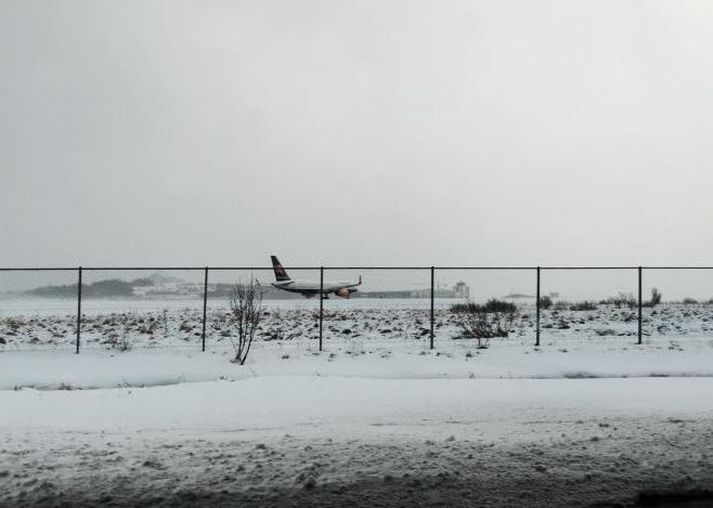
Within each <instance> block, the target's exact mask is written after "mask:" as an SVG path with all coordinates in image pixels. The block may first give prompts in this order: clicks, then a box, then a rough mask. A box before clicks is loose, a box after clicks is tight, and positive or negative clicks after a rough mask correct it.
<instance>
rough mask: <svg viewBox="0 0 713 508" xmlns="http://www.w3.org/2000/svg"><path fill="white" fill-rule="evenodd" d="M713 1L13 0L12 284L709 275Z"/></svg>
mask: <svg viewBox="0 0 713 508" xmlns="http://www.w3.org/2000/svg"><path fill="white" fill-rule="evenodd" d="M712 20H713V5H711V4H710V2H707V1H705V0H698V1H696V0H688V1H685V2H678V1H672V0H663V1H662V0H653V1H651V0H647V1H644V0H640V1H630V2H619V1H616V0H605V1H599V2H570V1H565V0H544V1H541V2H536V3H533V2H528V1H523V0H506V1H497V2H496V1H475V2H473V1H459V0H451V1H447V2H439V3H434V2H430V1H421V0H416V1H408V2H407V1H392V2H380V1H365V2H351V1H346V0H338V1H333V2H323V1H310V2H299V3H294V2H286V1H281V0H269V1H265V2H249V1H237V2H225V1H208V2H200V3H196V2H186V1H179V2H173V1H162V0H153V1H149V2H140V1H129V2H121V4H120V5H119V4H117V3H115V2H110V1H105V0H101V1H94V0H73V1H72V2H69V3H56V2H43V1H39V0H30V1H27V0H3V1H2V2H0V64H1V65H2V69H3V80H2V85H1V86H0V111H2V115H0V168H2V169H1V171H2V185H1V186H0V216H2V217H3V220H2V224H1V225H0V239H2V245H3V251H2V254H1V257H0V265H9V266H25V265H29V266H36V265H52V266H55V265H70V266H77V265H80V264H81V265H85V266H89V265H110V266H111V265H145V264H149V265H169V266H170V265H185V264H188V265H198V266H203V265H205V264H222V265H235V264H244V265H255V264H259V265H263V264H267V259H266V256H267V255H268V254H270V253H276V254H282V255H283V256H284V257H285V259H284V261H285V262H286V263H288V265H289V264H295V265H296V264H302V265H318V264H327V265H329V264H332V265H335V264H337V265H339V264H401V263H414V264H425V265H430V264H433V263H436V264H455V265H459V264H476V265H477V264H515V265H519V264H530V265H534V264H612V263H613V264H622V263H623V264H627V265H629V264H634V265H637V264H670V263H673V264H688V263H700V264H706V263H709V260H710V253H711V252H712V251H713V239H712V238H711V235H710V233H709V230H710V228H709V227H708V218H709V217H710V212H711V209H710V199H709V196H710V193H711V190H712V188H713V173H711V172H710V171H709V170H708V168H710V167H711V165H712V163H713V148H712V147H711V144H710V143H709V140H710V138H711V135H712V134H713V132H712V129H713V127H712V125H711V122H710V120H709V119H710V118H711V117H713V102H712V101H711V99H710V93H709V91H710V89H711V86H712V85H713V83H712V82H711V81H712V80H713V71H712V70H711V69H713V32H711V30H709V27H710V24H711V21H712Z"/></svg>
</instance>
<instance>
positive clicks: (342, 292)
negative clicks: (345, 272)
mask: <svg viewBox="0 0 713 508" xmlns="http://www.w3.org/2000/svg"><path fill="white" fill-rule="evenodd" d="M334 294H335V295H337V296H340V297H342V298H349V295H351V294H352V292H351V291H349V289H348V288H340V289H337V290H336V291H335V292H334Z"/></svg>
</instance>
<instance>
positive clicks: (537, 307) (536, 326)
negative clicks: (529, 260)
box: [535, 266, 540, 347]
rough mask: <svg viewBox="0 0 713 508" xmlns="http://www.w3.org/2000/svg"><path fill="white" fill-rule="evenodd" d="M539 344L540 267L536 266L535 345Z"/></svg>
mask: <svg viewBox="0 0 713 508" xmlns="http://www.w3.org/2000/svg"><path fill="white" fill-rule="evenodd" d="M539 345H540V267H539V266H538V267H537V293H536V295H535V347H538V346H539Z"/></svg>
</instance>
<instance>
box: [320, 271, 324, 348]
mask: <svg viewBox="0 0 713 508" xmlns="http://www.w3.org/2000/svg"><path fill="white" fill-rule="evenodd" d="M323 290H324V267H323V266H320V267H319V351H320V352H322V316H323V313H324V294H323V293H322V291H323Z"/></svg>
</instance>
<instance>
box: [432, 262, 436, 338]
mask: <svg viewBox="0 0 713 508" xmlns="http://www.w3.org/2000/svg"><path fill="white" fill-rule="evenodd" d="M435 278H436V268H435V267H433V266H431V349H433V337H434V331H433V329H434V325H435V322H436V316H435V314H434V311H433V296H434V295H433V293H434V287H433V286H434V281H435Z"/></svg>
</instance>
